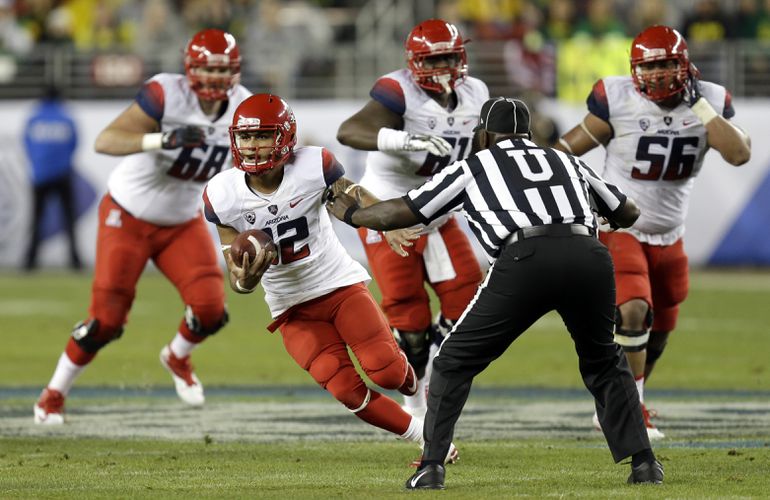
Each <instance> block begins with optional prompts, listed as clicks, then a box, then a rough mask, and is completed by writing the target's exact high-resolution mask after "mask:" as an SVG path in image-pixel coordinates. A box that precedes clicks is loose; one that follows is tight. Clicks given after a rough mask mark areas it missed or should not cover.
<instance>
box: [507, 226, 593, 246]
mask: <svg viewBox="0 0 770 500" xmlns="http://www.w3.org/2000/svg"><path fill="white" fill-rule="evenodd" d="M594 234H595V231H594V230H593V228H590V227H588V226H584V225H583V224H545V225H542V226H530V227H523V228H521V229H519V230H518V231H515V232H513V233H511V235H510V236H508V238H506V240H505V244H506V245H510V244H512V243H516V242H517V241H521V240H526V239H527V238H536V237H538V236H593V235H594Z"/></svg>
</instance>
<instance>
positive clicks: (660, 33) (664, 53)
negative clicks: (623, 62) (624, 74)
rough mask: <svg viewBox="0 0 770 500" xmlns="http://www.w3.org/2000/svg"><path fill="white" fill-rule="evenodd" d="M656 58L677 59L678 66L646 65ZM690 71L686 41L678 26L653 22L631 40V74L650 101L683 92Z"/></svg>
mask: <svg viewBox="0 0 770 500" xmlns="http://www.w3.org/2000/svg"><path fill="white" fill-rule="evenodd" d="M656 61H675V62H676V63H677V65H676V67H675V68H658V69H643V68H642V67H641V65H643V64H646V63H651V62H656ZM689 74H690V58H689V56H688V54H687V42H686V41H685V39H684V37H683V36H682V35H681V34H680V33H679V32H678V31H677V30H675V29H673V28H669V27H668V26H651V27H649V28H647V29H646V30H644V31H642V32H641V33H639V34H638V35H637V36H636V38H634V41H633V43H632V44H631V76H632V77H633V79H634V86H635V87H636V90H638V91H639V93H641V94H642V95H643V96H645V97H646V98H648V99H650V100H651V101H663V100H665V99H668V98H669V97H671V96H673V95H675V94H678V93H679V92H681V91H682V90H683V89H684V87H685V84H686V83H687V79H688V78H689Z"/></svg>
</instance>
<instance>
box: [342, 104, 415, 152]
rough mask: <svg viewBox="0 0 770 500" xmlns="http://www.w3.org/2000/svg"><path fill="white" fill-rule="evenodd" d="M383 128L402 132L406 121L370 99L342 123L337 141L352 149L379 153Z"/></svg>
mask: <svg viewBox="0 0 770 500" xmlns="http://www.w3.org/2000/svg"><path fill="white" fill-rule="evenodd" d="M381 128H389V129H395V130H402V129H403V128H404V119H403V118H402V117H401V116H400V115H398V114H397V113H394V112H393V111H391V110H389V109H388V108H386V107H385V106H383V105H382V104H380V103H379V102H377V101H375V100H373V99H370V100H369V102H367V103H366V105H364V107H363V108H361V109H360V110H359V111H358V112H357V113H356V114H354V115H353V116H351V117H350V118H348V119H347V120H345V121H344V122H342V125H340V128H339V129H338V130H337V140H338V141H339V142H340V144H344V145H345V146H350V147H351V148H355V149H361V150H363V151H377V135H378V134H379V132H380V129H381Z"/></svg>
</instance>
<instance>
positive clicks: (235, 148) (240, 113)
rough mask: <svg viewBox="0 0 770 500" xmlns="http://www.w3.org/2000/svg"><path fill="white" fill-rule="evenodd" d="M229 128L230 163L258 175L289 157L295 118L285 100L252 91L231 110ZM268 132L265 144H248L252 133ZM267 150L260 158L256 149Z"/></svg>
mask: <svg viewBox="0 0 770 500" xmlns="http://www.w3.org/2000/svg"><path fill="white" fill-rule="evenodd" d="M229 131H230V150H231V151H232V153H233V166H234V167H235V168H237V169H240V170H243V171H244V172H249V173H250V174H260V173H264V172H267V171H268V170H272V169H274V168H275V167H278V166H281V165H283V164H284V163H286V162H287V161H288V160H289V157H290V156H291V155H292V153H293V152H294V146H295V145H296V144H297V121H296V120H295V119H294V113H293V112H292V110H291V108H290V107H289V105H288V104H286V101H284V100H283V99H281V98H280V97H278V96H277V95H272V94H255V95H253V96H251V97H249V98H248V99H246V100H245V101H243V102H242V103H241V104H240V105H239V106H238V108H237V109H236V110H235V114H234V115H233V123H232V125H231V126H230V128H229ZM265 132H268V133H270V134H271V135H272V138H273V140H272V143H271V145H269V146H256V145H254V146H251V145H247V144H246V143H247V142H248V141H249V139H251V140H253V137H250V136H253V135H254V134H258V133H265ZM264 150H268V155H267V158H266V159H263V160H260V156H261V155H260V152H261V151H264Z"/></svg>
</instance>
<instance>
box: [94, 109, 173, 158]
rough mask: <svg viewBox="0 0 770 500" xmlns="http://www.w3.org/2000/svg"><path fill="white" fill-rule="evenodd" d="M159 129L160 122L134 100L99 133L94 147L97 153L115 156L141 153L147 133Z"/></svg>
mask: <svg viewBox="0 0 770 500" xmlns="http://www.w3.org/2000/svg"><path fill="white" fill-rule="evenodd" d="M159 130H160V125H159V124H158V122H157V121H156V120H155V119H154V118H152V117H151V116H150V115H148V114H147V113H145V112H144V110H143V109H142V108H141V107H140V106H139V105H138V104H137V103H136V102H134V103H131V105H130V106H129V107H128V108H126V109H125V110H124V111H123V112H122V113H120V114H119V115H118V117H117V118H115V119H114V120H113V121H112V123H110V124H109V125H107V127H106V128H105V129H104V130H102V131H101V132H100V133H99V135H98V136H97V137H96V143H95V144H94V149H96V152H97V153H102V154H107V155H114V156H125V155H129V154H133V153H139V152H141V151H142V140H143V138H144V136H145V134H150V133H154V132H158V131H159Z"/></svg>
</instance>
